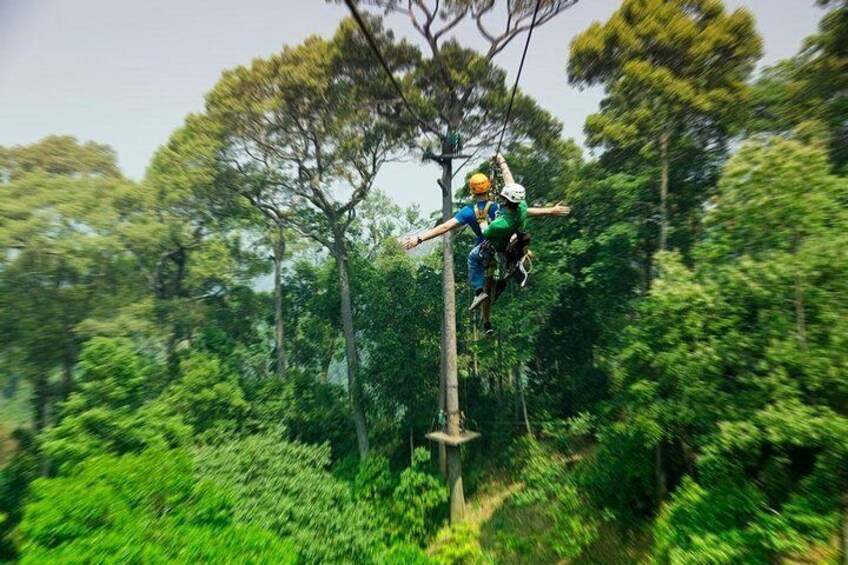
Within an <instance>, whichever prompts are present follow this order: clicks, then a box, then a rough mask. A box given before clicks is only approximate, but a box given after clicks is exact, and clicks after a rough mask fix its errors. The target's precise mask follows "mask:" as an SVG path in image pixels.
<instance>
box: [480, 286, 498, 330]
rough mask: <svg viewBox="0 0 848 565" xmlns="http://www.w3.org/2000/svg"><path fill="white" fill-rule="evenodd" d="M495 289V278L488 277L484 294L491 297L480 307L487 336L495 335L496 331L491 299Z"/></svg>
mask: <svg viewBox="0 0 848 565" xmlns="http://www.w3.org/2000/svg"><path fill="white" fill-rule="evenodd" d="M494 287H495V277H493V276H488V277H486V284H485V285H484V287H483V288H484V292H485V293H486V294H487V295H489V297H490V298H489V299H488V300H485V301H483V304H482V305H481V306H480V311H481V312H482V316H483V332H484V333H485V334H486V335H490V334H492V333H494V329H493V328H492V317H491V316H492V299H491V297H492V296H493V295H492V292H493V289H494Z"/></svg>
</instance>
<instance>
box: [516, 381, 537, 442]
mask: <svg viewBox="0 0 848 565" xmlns="http://www.w3.org/2000/svg"><path fill="white" fill-rule="evenodd" d="M523 377H524V375H522V374H521V373H519V374H518V394H519V395H521V411H522V412H523V413H524V428H525V429H526V430H527V435H528V436H530V437H533V430H531V429H530V418H529V417H528V416H527V399H526V398H525V396H524V378H523Z"/></svg>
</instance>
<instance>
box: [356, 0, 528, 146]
mask: <svg viewBox="0 0 848 565" xmlns="http://www.w3.org/2000/svg"><path fill="white" fill-rule="evenodd" d="M345 4H347V7H348V8H349V9H350V13H351V15H352V16H353V19H354V20H356V23H357V24H358V25H359V29H360V31H362V35H364V36H365V40H366V41H367V42H368V45H369V46H370V47H371V51H373V52H374V55H375V56H376V57H377V59H379V61H380V64H381V65H382V66H383V70H384V71H386V74H387V75H389V78H390V79H391V81H392V84H393V85H394V86H395V90H397V93H398V94H399V95H400V99H401V100H403V104H404V106H406V109H407V110H408V111H409V113H410V114H412V117H414V118H415V119H416V120H417V121H418V124H419V125H420V126H421V129H422V130H423V131H424V133H428V132H429V133H434V134H436V135H439V133H438V132H437V131H434V130H433V128H432V127H431V126H430V124H428V123H427V122H426V121H425V120H424V119H423V118H421V116H419V115H418V114H417V113H416V112H415V110H413V109H412V105H411V104H410V103H409V100H407V99H406V95H405V94H404V93H403V89H402V88H401V87H400V83H399V82H398V81H397V79H396V78H395V75H394V73H392V70H391V69H390V68H389V65H388V63H386V60H385V59H384V58H383V54H382V53H381V52H380V48H379V47H378V46H377V41H376V40H375V39H374V36H373V35H371V32H370V31H369V30H368V27H367V26H366V25H365V20H363V19H362V15H361V14H360V13H359V10H357V9H356V4H355V3H354V0H345ZM536 7H537V8H538V3H537V4H536ZM534 20H535V16H534ZM531 31H532V28H531ZM522 62H523V61H522ZM439 137H441V136H439Z"/></svg>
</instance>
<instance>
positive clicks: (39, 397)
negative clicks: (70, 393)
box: [33, 375, 53, 477]
mask: <svg viewBox="0 0 848 565" xmlns="http://www.w3.org/2000/svg"><path fill="white" fill-rule="evenodd" d="M33 384H34V387H33V388H34V391H33V392H34V397H33V402H34V403H35V431H36V434H40V433H41V432H43V431H44V430H46V429H47V428H49V427H50V426H51V425H52V424H53V394H52V392H53V391H52V386H51V384H50V378H49V377H48V376H47V375H39V376H38V377H37V378H36V379H35V381H34V383H33ZM40 457H41V461H40V462H39V473H40V474H41V476H42V477H49V476H50V467H51V461H50V458H49V457H47V455H45V454H44V453H43V452H42V453H41V456H40Z"/></svg>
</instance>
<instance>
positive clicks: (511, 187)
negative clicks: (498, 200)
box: [501, 182, 527, 204]
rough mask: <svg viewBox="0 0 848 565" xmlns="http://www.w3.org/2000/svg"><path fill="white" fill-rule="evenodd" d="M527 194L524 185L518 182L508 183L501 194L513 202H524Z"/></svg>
mask: <svg viewBox="0 0 848 565" xmlns="http://www.w3.org/2000/svg"><path fill="white" fill-rule="evenodd" d="M526 195H527V191H526V190H524V187H523V186H521V185H520V184H518V183H517V182H513V183H510V184H507V185H505V186H504V187H503V188H502V189H501V196H503V197H504V198H506V199H507V200H509V201H510V202H512V203H513V204H518V203H519V202H523V201H524V197H525V196H526Z"/></svg>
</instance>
